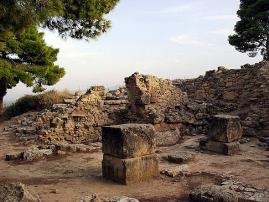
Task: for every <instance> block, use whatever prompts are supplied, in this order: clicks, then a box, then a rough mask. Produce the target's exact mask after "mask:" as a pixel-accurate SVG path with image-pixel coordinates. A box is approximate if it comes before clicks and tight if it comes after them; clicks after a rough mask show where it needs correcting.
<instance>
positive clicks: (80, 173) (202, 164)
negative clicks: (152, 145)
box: [0, 123, 269, 202]
mask: <svg viewBox="0 0 269 202" xmlns="http://www.w3.org/2000/svg"><path fill="white" fill-rule="evenodd" d="M5 124H7V123H2V124H1V125H0V142H1V144H0V157H1V159H0V181H19V182H22V183H24V184H26V185H27V186H28V188H29V190H30V191H32V192H33V193H35V194H36V195H38V196H39V197H40V199H41V200H42V201H45V202H52V201H53V202H54V201H63V202H73V201H79V199H80V198H81V197H83V196H86V195H89V194H91V193H96V194H97V195H98V196H99V197H101V198H112V197H115V196H129V197H134V198H137V199H139V200H141V201H147V202H151V201H152V202H153V201H154V202H155V201H157V202H158V201H187V200H188V194H189V192H190V190H192V189H193V188H195V187H196V186H198V185H201V184H219V183H220V182H221V181H222V178H223V176H233V177H234V178H235V179H237V180H239V181H241V182H242V183H245V184H250V185H253V186H254V187H257V188H265V189H269V169H268V168H269V153H268V151H265V149H264V148H262V147H259V146H258V144H257V143H258V142H257V140H256V139H252V140H251V142H249V143H246V144H242V145H241V150H242V151H241V153H240V154H238V155H234V156H224V155H219V154H213V153H207V152H205V153H201V152H196V150H195V148H197V147H198V144H199V138H201V137H198V136H196V137H186V138H185V140H184V142H183V143H181V144H178V145H174V146H171V147H162V148H159V156H160V170H162V169H166V168H172V167H175V166H178V165H175V164H170V163H168V162H167V161H165V160H164V159H162V158H161V156H164V155H167V154H168V153H176V152H177V151H191V152H196V153H197V155H196V158H195V160H194V161H192V162H190V163H188V172H189V173H192V174H191V175H188V176H186V177H175V178H171V177H167V176H164V175H161V176H160V177H159V178H158V179H153V180H152V181H149V182H144V183H141V184H135V185H128V186H125V185H120V184H117V183H114V182H111V181H108V180H105V179H103V178H102V173H101V162H102V152H101V151H97V152H95V153H71V154H69V155H66V156H64V157H55V158H49V159H44V160H40V161H35V162H30V163H29V162H28V163H22V162H8V161H5V160H4V156H5V154H6V153H9V152H12V151H21V150H23V149H24V148H25V147H26V146H25V145H23V144H22V143H20V142H18V141H17V140H16V138H15V136H12V135H4V134H2V132H1V131H2V128H3V127H4V126H5Z"/></svg>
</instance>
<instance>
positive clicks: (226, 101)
mask: <svg viewBox="0 0 269 202" xmlns="http://www.w3.org/2000/svg"><path fill="white" fill-rule="evenodd" d="M125 83H126V88H124V87H121V88H119V89H117V90H112V91H109V92H106V91H105V88H104V87H103V86H93V87H91V88H90V89H89V90H88V91H87V92H86V93H76V95H74V96H73V97H70V98H69V99H65V101H64V103H60V104H55V105H53V106H52V107H51V108H49V109H46V110H44V111H41V112H37V113H29V114H26V115H23V116H20V117H16V118H14V119H13V120H12V121H11V124H10V126H9V127H7V128H5V129H6V130H5V131H4V132H5V133H8V132H9V131H15V132H16V134H17V136H18V137H19V138H20V140H22V141H28V140H32V141H40V142H42V143H51V142H60V141H64V142H67V143H72V144H80V143H83V144H89V143H92V142H100V141H101V128H102V126H109V125H118V124H126V123H143V124H152V125H153V126H154V128H155V131H156V137H155V139H156V144H157V146H169V145H174V144H177V143H179V142H180V141H181V140H182V138H183V137H184V136H185V135H199V134H204V135H208V134H209V133H210V132H209V131H208V130H209V126H210V125H211V124H212V117H213V116H214V115H217V114H230V115H237V116H239V117H240V120H241V124H242V129H243V136H255V137H258V138H260V140H261V141H263V142H265V143H266V142H267V143H268V144H269V62H261V63H258V64H255V65H252V66H251V65H245V66H243V67H242V68H241V69H236V70H234V69H232V70H228V69H225V68H224V67H219V68H218V70H217V71H209V72H207V73H206V74H205V76H200V77H198V78H196V79H187V80H175V81H173V82H172V81H169V80H165V79H160V78H157V77H155V76H147V75H141V74H138V73H134V74H133V75H131V76H130V77H128V78H125Z"/></svg>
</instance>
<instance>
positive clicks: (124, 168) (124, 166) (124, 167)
mask: <svg viewBox="0 0 269 202" xmlns="http://www.w3.org/2000/svg"><path fill="white" fill-rule="evenodd" d="M102 171H103V177H104V178H106V179H109V180H113V181H115V182H119V183H122V184H126V185H127V184H133V183H138V182H143V181H147V180H149V179H151V178H154V177H157V176H159V164H158V157H157V155H156V154H151V155H146V156H142V157H137V158H130V159H119V158H116V157H113V156H110V155H106V154H104V156H103V162H102Z"/></svg>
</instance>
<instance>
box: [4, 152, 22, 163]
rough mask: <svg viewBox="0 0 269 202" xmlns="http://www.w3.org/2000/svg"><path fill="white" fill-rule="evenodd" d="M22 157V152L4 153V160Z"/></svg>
mask: <svg viewBox="0 0 269 202" xmlns="http://www.w3.org/2000/svg"><path fill="white" fill-rule="evenodd" d="M20 159H23V152H12V153H8V154H6V157H5V160H6V161H13V160H20Z"/></svg>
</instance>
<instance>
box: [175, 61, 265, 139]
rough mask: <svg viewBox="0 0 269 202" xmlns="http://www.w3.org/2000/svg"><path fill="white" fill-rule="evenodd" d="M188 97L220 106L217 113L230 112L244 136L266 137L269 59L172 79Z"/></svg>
mask: <svg viewBox="0 0 269 202" xmlns="http://www.w3.org/2000/svg"><path fill="white" fill-rule="evenodd" d="M174 84H175V85H176V86H178V87H179V88H180V89H181V90H183V91H184V92H186V93H187V95H188V98H189V99H190V100H195V101H197V100H198V101H203V102H205V103H209V104H213V105H215V106H220V107H219V109H217V108H216V109H215V110H214V111H215V114H218V113H231V112H232V113H234V114H236V115H238V116H240V118H241V120H242V127H243V134H244V135H245V136H257V137H261V136H266V137H269V62H260V63H257V64H255V65H244V66H242V67H241V69H230V70H228V69H226V68H224V67H219V68H218V70H217V71H215V70H212V71H208V72H206V74H205V75H204V76H200V77H198V78H195V79H187V80H175V81H174Z"/></svg>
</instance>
